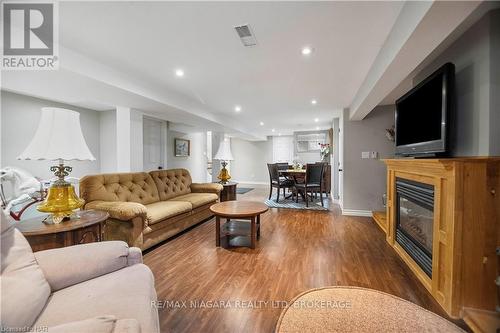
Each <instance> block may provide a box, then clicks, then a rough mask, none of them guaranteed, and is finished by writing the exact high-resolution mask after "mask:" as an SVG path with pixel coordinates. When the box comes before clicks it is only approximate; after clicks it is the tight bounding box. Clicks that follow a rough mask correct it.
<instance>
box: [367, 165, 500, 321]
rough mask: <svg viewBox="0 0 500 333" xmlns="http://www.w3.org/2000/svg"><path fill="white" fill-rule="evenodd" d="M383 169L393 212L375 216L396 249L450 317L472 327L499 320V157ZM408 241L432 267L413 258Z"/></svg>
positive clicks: (395, 166) (375, 213)
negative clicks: (481, 319) (479, 319)
mask: <svg viewBox="0 0 500 333" xmlns="http://www.w3.org/2000/svg"><path fill="white" fill-rule="evenodd" d="M384 162H385V164H386V165H387V207H386V211H385V212H374V214H373V216H374V220H375V221H376V222H377V224H378V225H379V226H380V228H381V229H382V230H383V231H384V232H385V234H386V239H387V242H388V243H389V245H391V246H392V248H393V249H394V251H395V252H396V253H397V254H398V255H399V256H400V258H401V259H402V260H403V262H404V263H405V264H406V265H407V266H408V268H409V269H410V270H411V271H412V272H413V273H414V274H415V276H416V277H417V278H418V280H419V281H420V282H421V283H422V285H423V286H424V287H425V288H426V289H427V290H428V291H429V293H430V294H431V295H432V297H434V299H435V300H436V301H437V302H438V303H439V304H440V305H441V306H442V307H443V309H444V310H445V311H446V313H447V314H448V315H449V316H451V317H454V318H464V320H465V321H466V322H469V321H470V318H473V317H475V316H474V315H473V313H474V311H483V312H481V313H482V314H483V315H484V314H488V315H490V314H491V317H492V318H497V314H496V312H495V308H496V306H497V304H498V302H497V297H496V295H497V287H496V284H495V283H494V281H495V278H496V275H497V272H498V268H499V267H498V264H497V256H496V253H495V250H496V246H497V244H498V242H499V241H500V195H499V194H500V157H467V158H443V159H442V158H429V159H388V160H384ZM415 186H416V187H417V188H418V189H417V190H415ZM415 193H417V195H416V197H417V198H415V195H414V194H415ZM408 194H410V197H412V196H413V198H408ZM497 227H498V229H497ZM398 230H399V231H398ZM430 230H432V233H431V232H430ZM398 234H399V235H398ZM431 234H432V236H431ZM401 235H403V236H406V238H407V239H411V240H412V241H413V243H414V244H413V245H414V248H413V250H414V249H417V252H420V254H422V253H423V254H426V255H428V257H430V259H431V261H430V264H429V263H424V262H423V261H422V262H419V260H418V259H419V258H418V257H417V255H416V253H412V254H413V255H410V254H409V253H411V252H412V251H411V250H412V249H410V250H409V249H408V246H406V244H404V241H403V240H402V238H405V237H401ZM497 235H498V238H497ZM405 247H406V248H405ZM428 259H429V258H428ZM424 261H425V260H424ZM429 268H430V269H429ZM468 318H469V319H468Z"/></svg>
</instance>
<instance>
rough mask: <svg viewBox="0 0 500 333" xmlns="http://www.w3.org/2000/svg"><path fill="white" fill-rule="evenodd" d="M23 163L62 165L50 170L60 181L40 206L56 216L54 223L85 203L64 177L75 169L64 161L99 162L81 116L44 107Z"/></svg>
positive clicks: (63, 110)
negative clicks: (81, 124)
mask: <svg viewBox="0 0 500 333" xmlns="http://www.w3.org/2000/svg"><path fill="white" fill-rule="evenodd" d="M17 159H19V160H54V161H58V162H59V163H58V165H55V166H52V167H50V171H52V172H53V173H54V175H56V177H57V178H58V179H57V180H56V181H54V182H53V183H52V185H51V187H50V188H49V192H48V195H47V197H46V198H45V201H44V202H43V203H42V204H41V205H39V206H38V207H37V209H38V210H39V211H41V212H44V213H50V214H52V222H53V223H60V222H61V221H63V220H64V219H67V218H69V217H70V216H71V214H72V213H73V210H75V209H78V208H80V207H82V206H83V204H84V201H83V200H82V199H80V198H78V196H77V195H76V193H75V188H74V187H73V185H71V184H70V183H68V182H67V181H66V180H65V179H64V177H66V176H68V175H69V173H70V172H71V171H72V169H73V168H72V167H70V166H67V165H64V161H73V160H78V161H95V157H94V156H93V155H92V153H91V152H90V149H89V147H88V146H87V143H86V142H85V138H84V137H83V133H82V129H81V127H80V113H78V112H76V111H72V110H66V109H61V108H42V115H41V117H40V122H39V124H38V128H37V130H36V132H35V135H34V136H33V139H31V142H30V143H29V145H28V147H26V149H25V150H24V151H23V152H22V154H21V155H19V156H18V157H17Z"/></svg>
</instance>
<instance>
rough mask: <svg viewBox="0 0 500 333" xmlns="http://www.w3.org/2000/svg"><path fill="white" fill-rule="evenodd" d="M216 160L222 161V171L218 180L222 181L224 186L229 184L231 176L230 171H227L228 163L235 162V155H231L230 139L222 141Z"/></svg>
mask: <svg viewBox="0 0 500 333" xmlns="http://www.w3.org/2000/svg"><path fill="white" fill-rule="evenodd" d="M214 160H220V161H221V165H222V169H221V170H220V172H219V175H218V176H217V178H219V179H220V182H221V183H222V184H225V183H227V181H228V180H229V179H231V176H230V175H229V171H228V170H227V169H226V165H227V161H232V160H234V158H233V154H231V143H230V142H229V140H228V139H224V141H221V143H220V145H219V150H217V154H215V156H214Z"/></svg>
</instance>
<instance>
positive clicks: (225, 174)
mask: <svg viewBox="0 0 500 333" xmlns="http://www.w3.org/2000/svg"><path fill="white" fill-rule="evenodd" d="M221 165H222V169H220V172H219V175H218V176H217V178H218V179H220V182H221V183H223V184H224V183H227V181H228V180H229V179H231V175H229V171H228V170H227V169H226V165H227V162H226V161H222V163H221Z"/></svg>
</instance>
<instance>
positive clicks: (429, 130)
mask: <svg viewBox="0 0 500 333" xmlns="http://www.w3.org/2000/svg"><path fill="white" fill-rule="evenodd" d="M453 73H454V66H453V64H449V63H448V64H446V65H444V66H443V67H441V68H440V69H438V70H437V71H436V72H434V73H433V74H432V75H430V76H429V77H428V78H426V79H425V80H424V81H422V82H421V83H420V84H419V85H417V86H416V87H415V88H413V89H412V90H410V91H409V92H408V93H407V94H405V95H404V96H403V97H401V98H400V99H398V100H397V101H396V126H395V127H396V154H397V155H408V156H412V155H429V154H432V155H435V154H439V153H445V152H447V148H448V128H449V113H450V109H451V102H450V101H451V99H450V98H451V93H452V87H453V84H454V83H453Z"/></svg>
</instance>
